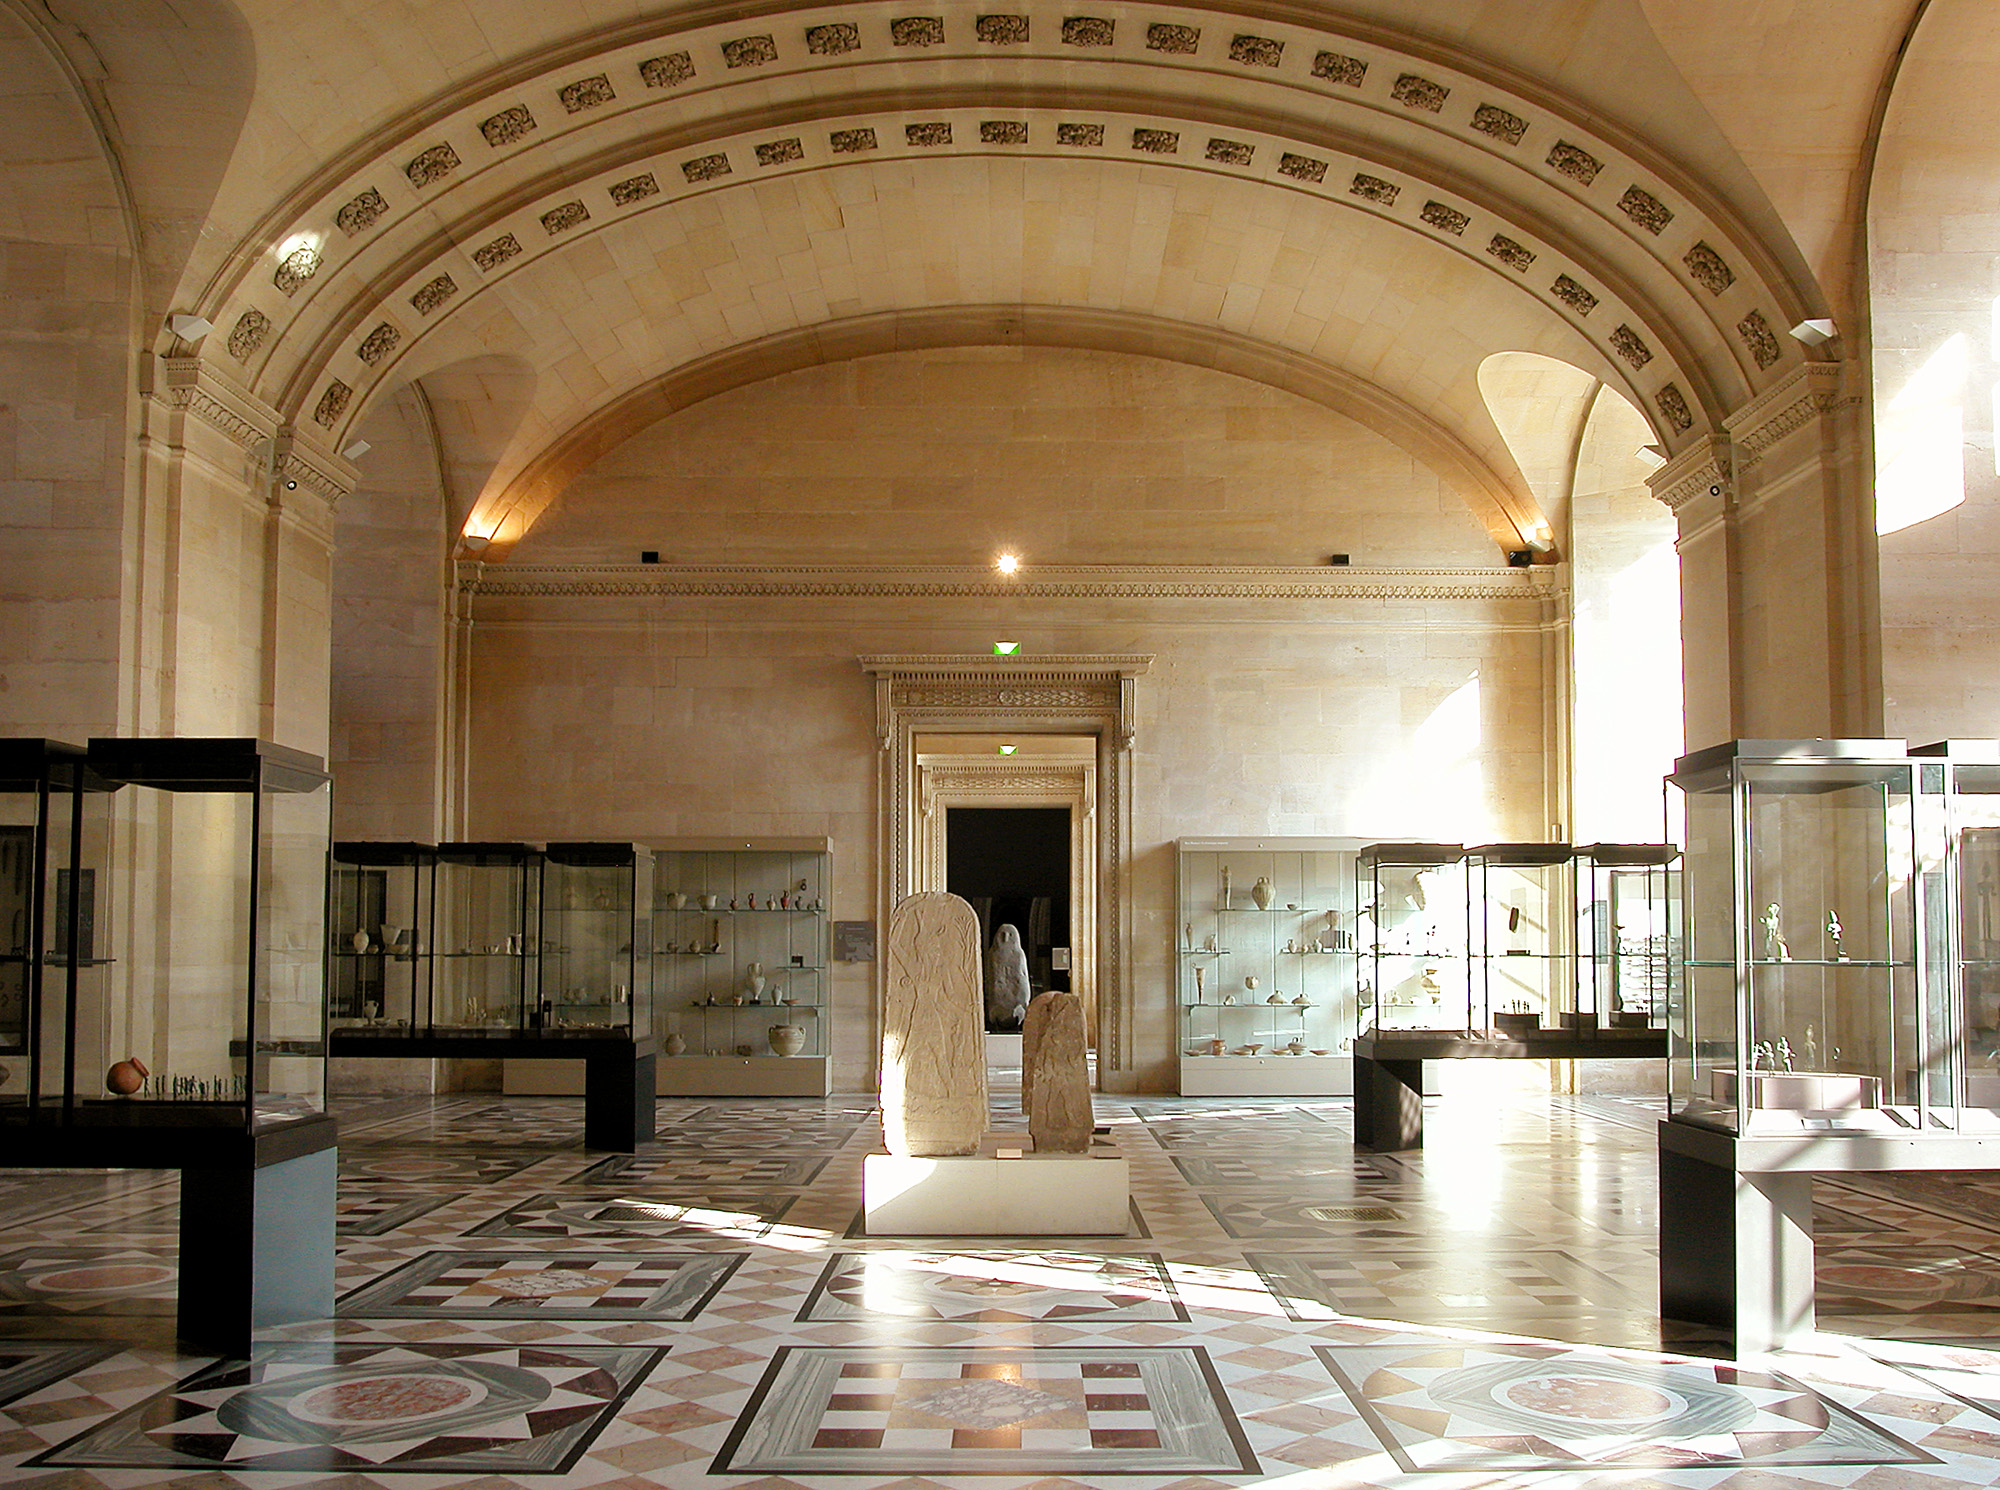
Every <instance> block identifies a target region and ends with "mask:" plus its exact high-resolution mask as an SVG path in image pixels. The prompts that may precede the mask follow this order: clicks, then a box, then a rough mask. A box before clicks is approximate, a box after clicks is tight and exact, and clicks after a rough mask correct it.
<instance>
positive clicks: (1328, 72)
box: [1313, 52, 1368, 88]
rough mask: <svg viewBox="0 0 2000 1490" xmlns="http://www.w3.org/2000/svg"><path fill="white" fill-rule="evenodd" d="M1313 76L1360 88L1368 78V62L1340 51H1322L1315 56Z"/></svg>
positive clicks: (1346, 86) (1344, 85)
mask: <svg viewBox="0 0 2000 1490" xmlns="http://www.w3.org/2000/svg"><path fill="white" fill-rule="evenodd" d="M1313 76H1314V77H1316V78H1318V79H1320V80H1321V81H1322V82H1327V83H1338V84H1339V85H1340V86H1341V87H1343V88H1359V87H1360V86H1361V85H1362V84H1363V83H1365V82H1366V81H1367V80H1368V64H1367V63H1366V62H1363V61H1362V60H1361V59H1360V58H1359V57H1348V56H1345V55H1343V54H1342V53H1340V52H1321V53H1319V54H1318V55H1317V56H1315V57H1314V58H1313Z"/></svg>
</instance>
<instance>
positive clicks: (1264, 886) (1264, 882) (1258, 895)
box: [1250, 874, 1274, 911]
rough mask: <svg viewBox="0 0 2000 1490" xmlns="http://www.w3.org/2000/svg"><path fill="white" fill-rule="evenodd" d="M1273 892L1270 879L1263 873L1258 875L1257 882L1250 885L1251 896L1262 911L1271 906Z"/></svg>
mask: <svg viewBox="0 0 2000 1490" xmlns="http://www.w3.org/2000/svg"><path fill="white" fill-rule="evenodd" d="M1273 893H1274V892H1273V891H1272V889H1271V882H1270V880H1268V879H1266V878H1265V877H1264V876H1263V875H1261V874H1260V875H1258V876H1257V883H1256V884H1254V885H1252V886H1251V887H1250V898H1251V899H1252V900H1254V901H1256V902H1257V909H1258V910H1260V911H1268V910H1269V909H1270V908H1271V896H1272V895H1273Z"/></svg>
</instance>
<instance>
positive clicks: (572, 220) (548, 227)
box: [542, 202, 590, 238]
mask: <svg viewBox="0 0 2000 1490" xmlns="http://www.w3.org/2000/svg"><path fill="white" fill-rule="evenodd" d="M589 221H590V209H589V208H588V207H586V206H584V205H583V203H582V202H564V203H563V204H562V205H561V206H560V207H551V208H550V209H549V210H548V211H547V212H544V213H543V214H542V231H543V232H545V233H547V234H548V235H549V236H550V237H551V238H553V237H555V236H556V234H558V233H567V232H568V231H569V230H570V229H571V228H580V227H582V226H583V225H584V224H585V223H587V222H589Z"/></svg>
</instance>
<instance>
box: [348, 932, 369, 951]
mask: <svg viewBox="0 0 2000 1490" xmlns="http://www.w3.org/2000/svg"><path fill="white" fill-rule="evenodd" d="M348 941H349V943H350V944H352V946H353V948H354V950H355V951H357V952H366V951H367V950H368V933H367V932H365V931H357V932H355V933H354V935H353V936H351V937H349V938H348Z"/></svg>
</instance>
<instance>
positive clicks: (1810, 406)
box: [1722, 362, 1858, 468]
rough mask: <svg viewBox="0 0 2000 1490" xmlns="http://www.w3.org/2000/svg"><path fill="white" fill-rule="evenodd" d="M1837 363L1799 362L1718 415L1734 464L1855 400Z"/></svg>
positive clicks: (1748, 462)
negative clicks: (1732, 446) (1725, 415)
mask: <svg viewBox="0 0 2000 1490" xmlns="http://www.w3.org/2000/svg"><path fill="white" fill-rule="evenodd" d="M1841 368H1842V364H1840V363H1838V362H1807V363H1802V364H1801V365H1800V366H1799V367H1797V368H1795V369H1794V370H1793V371H1791V372H1789V373H1787V374H1785V375H1784V376H1783V377H1781V378H1779V379H1778V381H1777V382H1776V383H1774V384H1773V385H1772V386H1771V387H1770V388H1768V389H1766V390H1765V391H1764V392H1762V393H1760V394H1758V395H1757V397H1755V398H1753V399H1751V400H1750V402H1749V403H1747V404H1745V405H1744V406H1743V407H1742V408H1740V409H1738V410H1737V411H1736V412H1735V413H1733V414H1731V415H1730V416H1729V417H1728V418H1726V419H1724V420H1723V421H1722V424H1723V428H1724V429H1726V430H1728V431H1729V436H1730V438H1731V439H1732V440H1733V441H1734V442H1735V445H1736V450H1737V463H1738V465H1739V466H1742V467H1744V468H1748V467H1750V466H1754V465H1756V464H1757V463H1758V462H1759V461H1761V460H1762V459H1763V458H1764V456H1765V454H1766V453H1767V452H1768V451H1769V450H1770V449H1771V448H1772V447H1773V446H1775V445H1777V444H1779V443H1780V442H1781V441H1783V440H1786V439H1788V438H1790V437H1791V436H1793V435H1795V434H1797V433H1799V432H1800V431H1801V430H1804V429H1807V428H1809V427H1810V426H1812V425H1813V424H1815V423H1816V422H1817V421H1819V420H1821V419H1825V418H1828V417H1830V416H1831V415H1833V414H1835V413H1837V412H1839V411H1841V410H1843V409H1845V408H1848V407H1850V406H1852V405H1854V404H1856V403H1858V400H1857V399H1856V398H1854V397H1853V396H1852V395H1850V394H1848V393H1847V392H1845V390H1844V389H1843V387H1842V382H1841V376H1842V374H1841Z"/></svg>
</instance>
